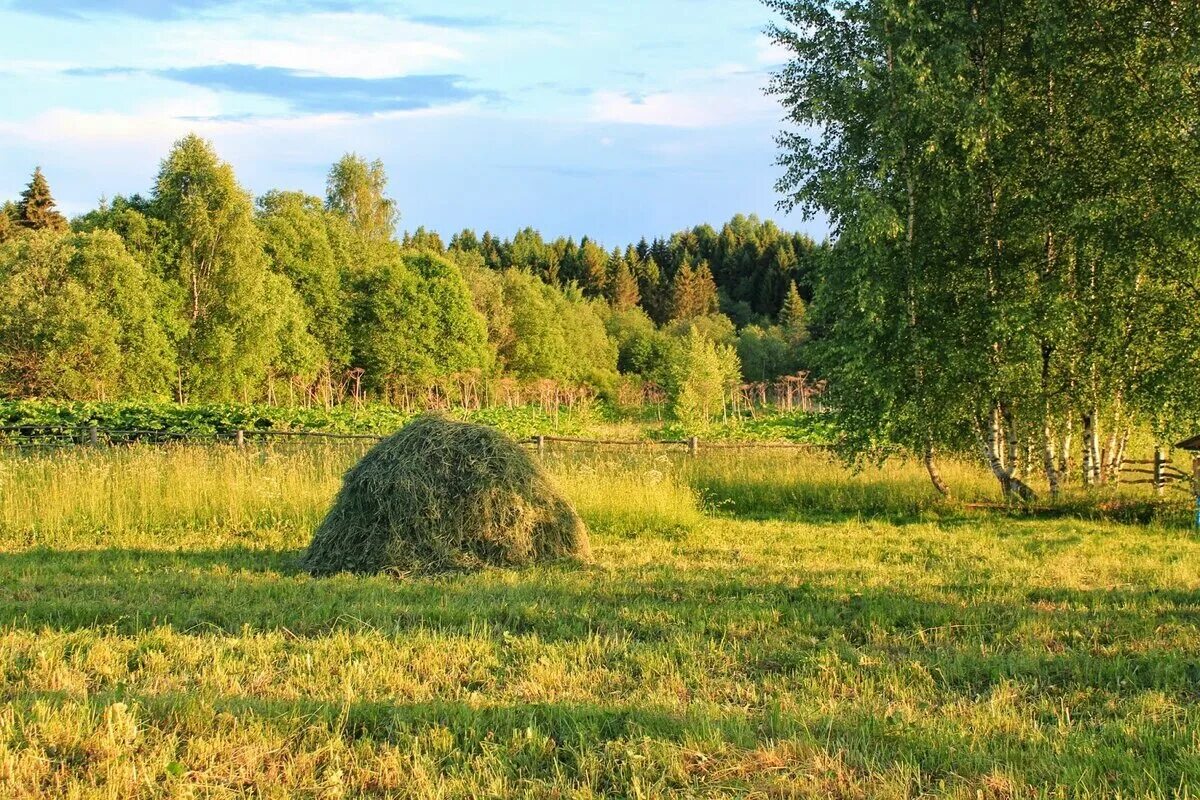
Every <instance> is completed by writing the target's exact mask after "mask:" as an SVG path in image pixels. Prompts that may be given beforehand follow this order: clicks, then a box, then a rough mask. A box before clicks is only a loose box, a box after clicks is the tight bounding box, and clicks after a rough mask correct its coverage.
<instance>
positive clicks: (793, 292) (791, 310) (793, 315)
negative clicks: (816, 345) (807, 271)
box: [779, 281, 808, 344]
mask: <svg viewBox="0 0 1200 800" xmlns="http://www.w3.org/2000/svg"><path fill="white" fill-rule="evenodd" d="M807 316H808V308H807V306H805V305H804V298H803V297H801V296H800V290H799V289H798V288H796V282H795V281H792V283H791V285H790V286H788V293H787V297H786V298H785V299H784V301H783V308H781V309H780V310H779V324H780V326H781V327H782V328H783V330H784V333H785V334H787V337H788V340H789V341H791V342H792V343H793V344H795V343H799V342H802V341H804V340H805V339H807V338H808V320H807Z"/></svg>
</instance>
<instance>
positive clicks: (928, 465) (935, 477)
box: [925, 447, 951, 500]
mask: <svg viewBox="0 0 1200 800" xmlns="http://www.w3.org/2000/svg"><path fill="white" fill-rule="evenodd" d="M925 470H926V471H927V472H928V473H929V480H930V481H931V482H932V483H933V488H934V489H936V490H937V492H938V494H940V495H941V496H942V497H944V498H946V499H947V500H949V499H950V496H951V495H950V487H949V486H947V485H946V481H944V480H943V479H942V472H941V470H940V469H938V465H937V461H936V460H935V458H934V451H933V448H932V447H929V448H928V449H926V450H925Z"/></svg>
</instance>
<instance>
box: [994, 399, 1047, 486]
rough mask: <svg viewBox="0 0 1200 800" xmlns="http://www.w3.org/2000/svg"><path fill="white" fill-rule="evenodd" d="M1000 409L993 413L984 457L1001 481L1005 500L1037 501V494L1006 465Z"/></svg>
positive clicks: (997, 407)
mask: <svg viewBox="0 0 1200 800" xmlns="http://www.w3.org/2000/svg"><path fill="white" fill-rule="evenodd" d="M1002 419H1003V415H1002V413H1001V411H1000V407H999V406H996V407H995V408H994V409H993V410H992V413H991V421H990V423H989V424H988V433H987V436H986V440H985V444H984V455H985V457H986V458H987V462H988V466H989V467H990V468H991V470H992V474H993V475H995V476H996V480H998V481H1000V490H1001V491H1002V492H1003V493H1004V496H1005V498H1007V499H1009V500H1019V501H1022V502H1030V501H1032V500H1036V499H1037V494H1036V493H1035V492H1034V491H1033V489H1030V488H1029V486H1028V485H1027V484H1026V483H1025V482H1024V481H1022V480H1021V479H1020V478H1017V477H1015V476H1014V475H1013V474H1012V471H1011V470H1010V469H1009V468H1008V467H1007V466H1006V465H1005V463H1004V425H1003V423H1002Z"/></svg>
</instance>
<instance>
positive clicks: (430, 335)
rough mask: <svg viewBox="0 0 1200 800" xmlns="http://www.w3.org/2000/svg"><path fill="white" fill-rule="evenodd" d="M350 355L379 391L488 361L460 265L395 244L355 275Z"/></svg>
mask: <svg viewBox="0 0 1200 800" xmlns="http://www.w3.org/2000/svg"><path fill="white" fill-rule="evenodd" d="M355 290H356V291H355V295H356V297H357V298H358V299H357V306H356V308H355V310H354V317H353V319H352V320H351V330H352V337H353V341H354V360H355V363H357V364H360V365H361V366H362V367H363V369H365V370H366V372H365V375H364V380H365V382H366V383H367V384H368V385H370V386H373V387H375V388H377V389H383V390H385V391H387V390H390V389H391V388H392V387H394V386H397V385H399V384H402V383H403V382H404V381H405V380H412V381H416V382H423V381H427V380H429V379H430V378H434V377H438V376H444V375H451V374H454V373H457V372H466V371H470V370H486V369H487V368H488V367H489V366H490V353H489V351H488V347H487V327H486V323H485V321H484V320H483V319H482V318H481V317H480V315H479V314H478V313H477V312H476V311H475V308H474V307H473V306H472V304H471V298H470V295H469V293H468V290H467V285H466V282H465V281H464V280H463V278H462V275H461V273H460V272H459V270H458V269H457V268H456V267H455V266H454V265H453V264H451V263H450V262H449V261H446V260H445V259H444V258H441V257H440V256H436V255H434V254H433V253H430V252H413V251H407V252H403V251H400V250H399V249H396V250H394V251H393V252H392V254H391V257H390V258H389V259H388V260H387V261H384V262H383V263H381V264H377V265H372V266H371V267H370V268H369V271H367V272H364V273H362V274H360V275H358V276H357V278H356V286H355Z"/></svg>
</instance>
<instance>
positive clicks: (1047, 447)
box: [1042, 416, 1059, 500]
mask: <svg viewBox="0 0 1200 800" xmlns="http://www.w3.org/2000/svg"><path fill="white" fill-rule="evenodd" d="M1055 442H1056V438H1055V435H1054V428H1053V426H1052V425H1051V424H1050V418H1049V416H1047V418H1046V427H1045V428H1043V429H1042V447H1043V450H1042V466H1043V467H1044V468H1045V470H1046V482H1047V483H1049V484H1050V499H1051V500H1056V499H1058V493H1059V481H1058V454H1057V453H1056V452H1055Z"/></svg>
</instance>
